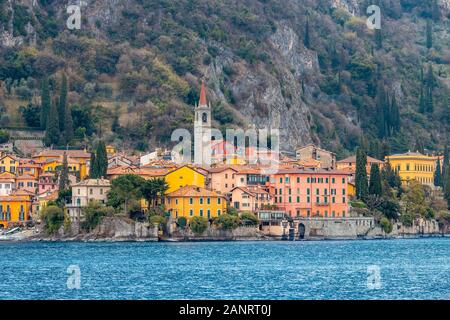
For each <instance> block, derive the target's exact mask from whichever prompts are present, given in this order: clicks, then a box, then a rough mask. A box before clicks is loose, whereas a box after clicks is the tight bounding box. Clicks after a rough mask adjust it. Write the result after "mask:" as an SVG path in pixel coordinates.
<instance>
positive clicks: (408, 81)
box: [0, 0, 450, 157]
mask: <svg viewBox="0 0 450 320" xmlns="http://www.w3.org/2000/svg"><path fill="white" fill-rule="evenodd" d="M77 2H78V1H74V3H77ZM85 3H86V4H85V5H84V6H82V7H81V13H82V25H81V30H68V29H67V27H66V20H67V18H68V16H69V14H67V13H66V6H67V4H66V2H63V1H57V0H22V1H19V0H0V85H1V88H0V111H1V117H0V127H2V126H3V127H16V126H29V127H39V126H42V127H46V129H48V131H51V132H52V136H54V135H56V136H58V134H59V133H60V132H63V134H61V137H60V138H59V139H56V140H55V141H51V140H49V141H47V142H48V143H56V144H67V143H68V144H86V143H91V142H93V141H95V140H97V139H98V138H99V137H102V138H103V139H105V140H107V142H109V143H114V144H115V145H117V146H118V147H120V148H122V147H123V148H130V149H136V150H147V149H149V148H151V147H155V146H156V145H161V144H162V145H164V144H168V143H169V142H170V134H171V133H172V131H173V130H174V129H176V128H188V129H192V128H191V127H192V118H193V106H194V104H195V102H196V101H197V99H198V91H199V87H200V83H201V80H202V79H204V80H205V81H206V84H207V86H208V88H209V93H208V99H209V100H211V103H212V105H213V110H214V117H215V123H214V125H215V126H216V127H221V128H225V127H233V126H239V127H243V128H247V127H253V125H255V126H256V127H257V128H265V127H269V128H280V129H281V130H282V133H283V137H282V139H283V144H282V145H283V149H286V150H293V149H294V148H295V147H297V146H299V145H303V144H305V143H309V142H314V143H317V144H319V145H321V146H322V147H324V148H327V149H330V150H333V151H335V152H337V153H338V155H339V156H345V155H347V154H349V153H351V152H353V151H354V149H355V147H356V146H357V145H359V144H361V143H363V144H365V145H366V146H367V149H368V150H370V152H369V154H370V155H372V156H375V157H382V156H383V155H385V154H386V153H388V152H403V151H407V150H408V149H411V150H413V149H414V150H419V151H424V150H427V149H428V150H434V151H436V150H440V149H442V148H443V145H444V141H445V140H446V139H448V138H449V124H450V109H449V108H450V106H449V96H450V94H449V92H450V88H449V87H450V79H449V76H450V36H449V24H448V23H449V9H450V1H449V0H427V1H424V0H377V1H376V0H374V1H366V0H364V1H358V0H302V1H299V0H280V1H272V0H176V1H173V0H128V1H119V0H95V1H94V0H92V1H91V0H90V1H85ZM370 4H378V5H379V6H380V7H381V9H382V26H381V29H380V30H377V31H375V30H370V29H369V28H368V27H367V25H366V19H367V17H366V8H367V6H368V5H370ZM65 84H66V85H65ZM66 87H67V90H66ZM42 96H43V97H44V99H42V98H41V97H42ZM43 113H46V114H48V113H50V114H51V115H52V116H53V117H54V115H58V114H59V119H54V118H53V119H51V118H52V117H48V118H46V117H45V116H42V114H43ZM49 126H50V127H49ZM69 132H70V134H69V135H67V134H66V133H69Z"/></svg>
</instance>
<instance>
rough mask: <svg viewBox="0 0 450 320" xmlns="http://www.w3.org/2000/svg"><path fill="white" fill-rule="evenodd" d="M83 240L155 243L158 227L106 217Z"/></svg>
mask: <svg viewBox="0 0 450 320" xmlns="http://www.w3.org/2000/svg"><path fill="white" fill-rule="evenodd" d="M83 239H84V240H91V239H92V240H98V239H105V240H108V239H110V240H114V241H131V240H134V241H157V240H158V227H157V226H154V225H153V224H150V223H147V222H137V221H134V220H131V219H127V218H118V217H106V218H104V219H103V220H102V221H101V223H100V224H99V225H98V226H97V227H96V228H95V230H93V231H92V232H90V233H89V234H87V235H85V236H83Z"/></svg>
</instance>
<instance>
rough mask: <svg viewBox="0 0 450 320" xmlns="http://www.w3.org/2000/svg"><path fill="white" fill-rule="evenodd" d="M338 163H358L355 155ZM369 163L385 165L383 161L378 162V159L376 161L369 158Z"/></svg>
mask: <svg viewBox="0 0 450 320" xmlns="http://www.w3.org/2000/svg"><path fill="white" fill-rule="evenodd" d="M337 163H356V156H355V155H354V156H350V157H347V158H345V159H342V160H339V161H337ZM367 163H379V164H381V163H384V162H383V161H381V160H378V159H375V158H372V157H369V156H367Z"/></svg>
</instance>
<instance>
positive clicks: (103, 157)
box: [95, 140, 108, 178]
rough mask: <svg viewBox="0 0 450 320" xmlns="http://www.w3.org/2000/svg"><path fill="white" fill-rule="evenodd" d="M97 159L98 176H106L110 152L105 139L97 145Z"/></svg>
mask: <svg viewBox="0 0 450 320" xmlns="http://www.w3.org/2000/svg"><path fill="white" fill-rule="evenodd" d="M95 161H96V163H97V165H96V170H97V175H98V178H102V177H103V178H105V177H106V174H107V172H108V154H107V152H106V145H105V142H104V141H103V140H101V141H100V142H99V143H98V145H97V152H96V155H95Z"/></svg>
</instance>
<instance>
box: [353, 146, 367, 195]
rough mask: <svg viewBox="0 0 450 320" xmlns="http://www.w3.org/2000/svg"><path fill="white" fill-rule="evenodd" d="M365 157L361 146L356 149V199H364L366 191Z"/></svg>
mask: <svg viewBox="0 0 450 320" xmlns="http://www.w3.org/2000/svg"><path fill="white" fill-rule="evenodd" d="M366 164H367V157H366V153H365V151H364V150H363V149H362V148H358V149H357V150H356V173H355V185H356V197H357V198H358V199H363V200H364V199H365V198H366V196H367V193H368V190H367V172H366Z"/></svg>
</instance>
